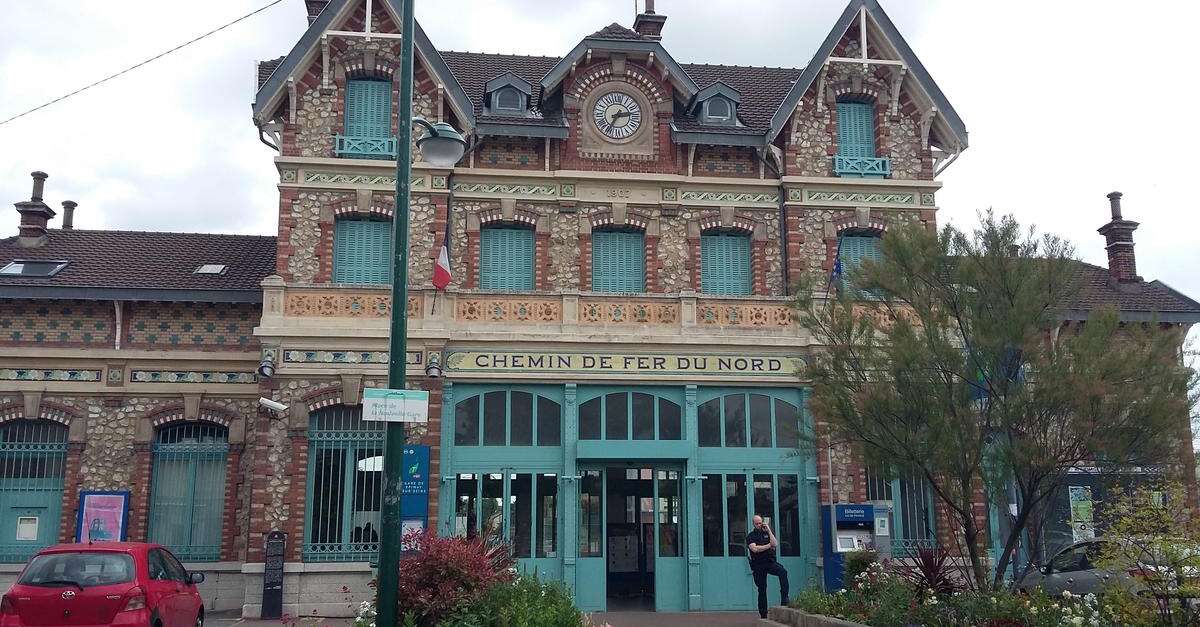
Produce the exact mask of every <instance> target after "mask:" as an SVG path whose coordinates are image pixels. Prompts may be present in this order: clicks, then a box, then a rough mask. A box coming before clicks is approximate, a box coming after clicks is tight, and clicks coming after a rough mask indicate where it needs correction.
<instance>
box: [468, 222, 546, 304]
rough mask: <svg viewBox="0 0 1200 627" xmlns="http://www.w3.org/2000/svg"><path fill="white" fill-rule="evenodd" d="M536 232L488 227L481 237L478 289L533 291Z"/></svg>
mask: <svg viewBox="0 0 1200 627" xmlns="http://www.w3.org/2000/svg"><path fill="white" fill-rule="evenodd" d="M533 240H534V238H533V231H532V230H530V229H523V228H514V227H485V228H484V229H483V230H482V231H481V232H480V234H479V287H481V288H483V289H485V290H532V289H533V287H534V276H533V257H534V241H533Z"/></svg>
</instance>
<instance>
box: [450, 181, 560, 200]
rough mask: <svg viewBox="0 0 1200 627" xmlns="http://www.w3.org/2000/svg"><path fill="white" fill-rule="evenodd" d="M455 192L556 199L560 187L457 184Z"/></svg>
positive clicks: (519, 184)
mask: <svg viewBox="0 0 1200 627" xmlns="http://www.w3.org/2000/svg"><path fill="white" fill-rule="evenodd" d="M454 191H455V192H456V193H458V192H461V193H464V194H510V195H514V196H544V197H547V198H555V197H556V196H557V195H558V185H554V184H544V185H543V184H537V183H455V184H454Z"/></svg>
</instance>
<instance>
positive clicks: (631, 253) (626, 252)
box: [592, 231, 646, 294]
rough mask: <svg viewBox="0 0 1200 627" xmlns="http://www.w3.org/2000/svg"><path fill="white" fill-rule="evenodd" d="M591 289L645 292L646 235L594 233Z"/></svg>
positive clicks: (628, 292) (598, 290) (611, 232)
mask: <svg viewBox="0 0 1200 627" xmlns="http://www.w3.org/2000/svg"><path fill="white" fill-rule="evenodd" d="M592 290H594V291H597V292H619V293H627V294H635V293H638V292H644V291H646V237H645V235H644V234H643V233H641V232H637V233H627V232H622V231H599V232H594V233H592Z"/></svg>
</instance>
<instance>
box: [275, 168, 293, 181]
mask: <svg viewBox="0 0 1200 627" xmlns="http://www.w3.org/2000/svg"><path fill="white" fill-rule="evenodd" d="M279 180H280V181H282V182H284V183H295V182H296V171H295V170H280V171H279Z"/></svg>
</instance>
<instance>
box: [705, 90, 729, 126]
mask: <svg viewBox="0 0 1200 627" xmlns="http://www.w3.org/2000/svg"><path fill="white" fill-rule="evenodd" d="M732 119H733V103H731V102H729V101H728V100H726V99H725V98H723V97H721V96H713V97H712V98H709V99H708V100H705V101H704V121H705V122H708V123H710V124H725V123H728V122H729V121H730V120H732Z"/></svg>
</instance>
